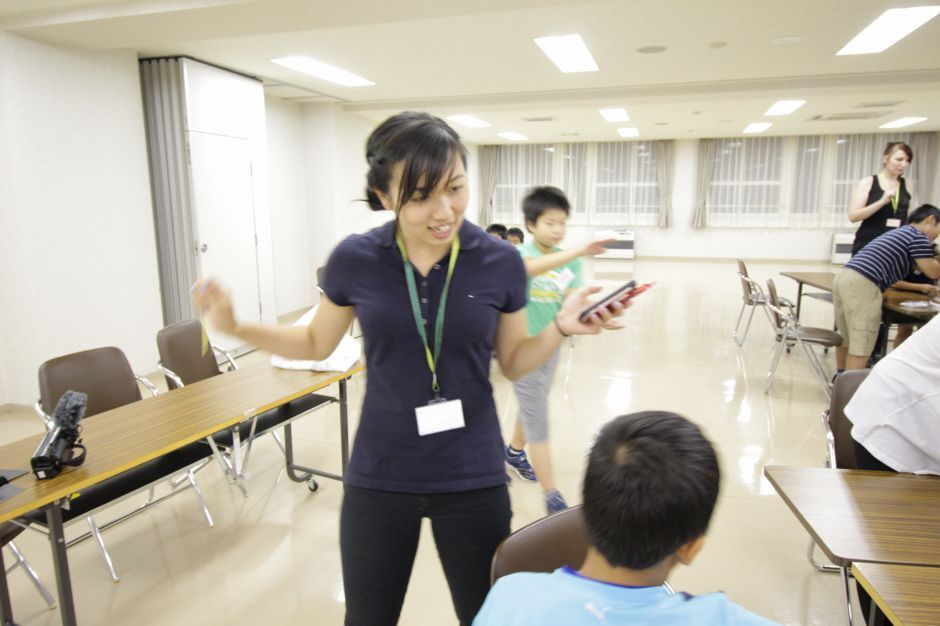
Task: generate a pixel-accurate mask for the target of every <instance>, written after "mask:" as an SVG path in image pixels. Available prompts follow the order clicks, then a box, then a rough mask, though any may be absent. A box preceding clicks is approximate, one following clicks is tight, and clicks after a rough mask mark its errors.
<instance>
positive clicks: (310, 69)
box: [271, 56, 375, 87]
mask: <svg viewBox="0 0 940 626" xmlns="http://www.w3.org/2000/svg"><path fill="white" fill-rule="evenodd" d="M271 63H276V64H278V65H281V66H283V67H286V68H289V69H292V70H294V71H296V72H302V73H304V74H307V75H308V76H313V77H314V78H320V79H322V80H326V81H329V82H331V83H335V84H337V85H342V86H343V87H368V86H369V85H374V84H375V83H373V82H372V81H371V80H369V79H367V78H363V77H362V76H358V75H356V74H353V73H352V72H347V71H346V70H343V69H340V68H338V67H333V66H332V65H328V64H326V63H323V62H322V61H317V60H316V59H311V58H310V57H302V56H294V57H280V58H278V59H271Z"/></svg>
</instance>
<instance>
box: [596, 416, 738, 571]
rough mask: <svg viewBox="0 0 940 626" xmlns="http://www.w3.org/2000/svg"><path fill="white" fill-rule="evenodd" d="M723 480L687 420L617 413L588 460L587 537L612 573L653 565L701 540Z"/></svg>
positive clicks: (709, 446)
mask: <svg viewBox="0 0 940 626" xmlns="http://www.w3.org/2000/svg"><path fill="white" fill-rule="evenodd" d="M720 479H721V472H720V470H719V468H718V459H717V457H716V456H715V449H714V448H713V447H712V444H711V442H709V441H708V439H706V438H705V436H704V435H703V434H702V431H701V430H699V428H698V426H696V425H695V424H693V423H692V422H690V421H689V420H687V419H686V418H684V417H682V416H681V415H677V414H675V413H670V412H668V411H642V412H639V413H631V414H629V415H621V416H620V417H617V418H615V419H613V420H611V421H610V422H608V423H607V424H606V425H605V426H604V427H603V428H602V429H601V431H600V434H599V435H598V436H597V439H596V441H595V442H594V446H593V447H592V449H591V453H590V455H589V457H588V467H587V472H586V473H585V476H584V488H583V492H582V495H583V499H584V505H583V512H584V521H585V525H586V527H587V532H588V537H589V538H590V540H591V543H592V544H593V545H594V547H595V548H597V550H598V552H600V553H601V554H602V555H603V556H604V558H605V559H607V561H608V562H609V563H610V564H611V565H613V566H615V567H626V568H628V569H632V570H643V569H647V568H649V567H652V566H654V565H656V564H657V563H660V562H661V561H663V560H664V559H666V558H667V557H669V556H670V555H671V554H673V553H675V551H676V550H678V549H679V548H681V547H682V546H683V545H685V544H687V543H688V542H689V541H693V540H695V539H697V538H699V537H701V536H702V535H704V534H705V531H706V530H707V529H708V522H709V521H710V520H711V516H712V512H713V511H714V510H715V502H716V500H717V499H718V484H719V482H720Z"/></svg>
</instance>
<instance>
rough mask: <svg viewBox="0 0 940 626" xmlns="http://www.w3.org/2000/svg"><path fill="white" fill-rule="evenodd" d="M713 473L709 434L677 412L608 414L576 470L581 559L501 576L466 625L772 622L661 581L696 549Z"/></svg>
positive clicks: (709, 507) (711, 497)
mask: <svg viewBox="0 0 940 626" xmlns="http://www.w3.org/2000/svg"><path fill="white" fill-rule="evenodd" d="M719 479H720V473H719V469H718V460H717V458H716V457H715V451H714V449H713V448H712V445H711V443H710V442H709V441H708V439H706V438H705V436H704V435H703V434H702V432H701V431H700V430H699V428H698V427H697V426H696V425H695V424H693V423H692V422H690V421H688V420H687V419H685V418H684V417H682V416H680V415H676V414H675V413H669V412H665V411H644V412H640V413H633V414H630V415H623V416H621V417H618V418H616V419H614V420H613V421H611V422H609V423H608V424H607V425H606V426H604V428H603V429H602V430H601V432H600V434H599V435H598V437H597V440H596V441H595V443H594V447H593V448H592V450H591V453H590V457H589V459H588V468H587V472H586V474H585V477H584V487H583V498H584V506H583V509H582V512H583V515H584V523H585V526H586V528H587V534H588V538H589V539H590V543H591V545H590V546H589V547H588V553H587V557H586V558H585V560H584V563H583V565H582V566H581V568H580V569H579V570H574V569H572V568H570V567H567V566H566V567H562V568H559V569H557V570H555V571H554V572H552V573H551V574H536V573H518V574H511V575H509V576H505V577H503V578H500V579H499V580H498V581H497V582H496V584H495V585H494V586H493V588H492V589H491V590H490V593H489V595H488V596H487V598H486V602H484V604H483V608H482V609H481V610H480V613H479V614H478V615H477V617H476V619H475V620H474V621H473V624H474V626H496V625H499V626H536V625H543V624H564V625H565V626H581V625H588V624H591V625H594V624H630V625H631V626H678V625H680V624H681V625H683V626H693V625H694V626H713V625H714V626H725V625H735V626H771V625H772V624H774V622H771V621H770V620H767V619H764V618H763V617H760V616H758V615H755V614H754V613H751V612H749V611H747V610H746V609H744V608H742V607H740V606H738V605H736V604H734V603H732V602H731V601H730V600H728V598H727V597H726V596H725V595H724V594H722V593H709V594H705V595H701V596H690V595H688V594H684V593H671V592H670V591H669V590H667V589H666V588H665V587H664V586H663V583H665V581H666V578H667V577H668V575H669V572H670V571H671V570H672V569H673V568H674V567H675V566H676V565H678V564H683V565H689V564H690V563H691V562H692V560H693V559H694V558H695V556H696V555H697V554H698V553H699V551H700V550H701V549H702V545H703V543H704V539H705V531H706V530H707V528H708V522H709V520H710V519H711V516H712V512H713V511H714V508H715V501H716V499H717V498H718V483H719Z"/></svg>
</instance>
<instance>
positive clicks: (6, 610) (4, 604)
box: [0, 550, 16, 626]
mask: <svg viewBox="0 0 940 626" xmlns="http://www.w3.org/2000/svg"><path fill="white" fill-rule="evenodd" d="M6 571H7V566H6V565H4V563H3V551H2V550H0V610H2V611H3V626H16V622H14V621H13V604H11V603H10V587H9V585H7V574H6Z"/></svg>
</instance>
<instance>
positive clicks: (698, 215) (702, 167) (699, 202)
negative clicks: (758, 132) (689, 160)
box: [689, 139, 721, 228]
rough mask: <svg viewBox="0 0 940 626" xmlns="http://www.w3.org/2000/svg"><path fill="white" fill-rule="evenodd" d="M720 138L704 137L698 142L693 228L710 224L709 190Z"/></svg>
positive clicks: (691, 223)
mask: <svg viewBox="0 0 940 626" xmlns="http://www.w3.org/2000/svg"><path fill="white" fill-rule="evenodd" d="M720 143H721V140H720V139H702V140H700V141H699V142H698V162H697V164H698V175H697V176H696V178H695V207H694V208H693V209H692V219H691V221H690V224H689V225H690V226H691V227H692V228H705V227H706V226H708V190H709V186H710V185H711V182H712V177H713V176H714V174H715V165H716V163H717V161H718V156H717V154H718V145H719V144H720Z"/></svg>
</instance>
